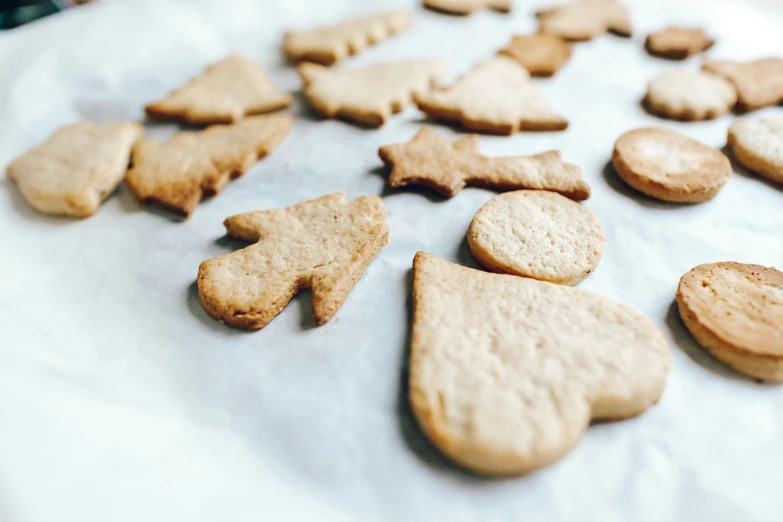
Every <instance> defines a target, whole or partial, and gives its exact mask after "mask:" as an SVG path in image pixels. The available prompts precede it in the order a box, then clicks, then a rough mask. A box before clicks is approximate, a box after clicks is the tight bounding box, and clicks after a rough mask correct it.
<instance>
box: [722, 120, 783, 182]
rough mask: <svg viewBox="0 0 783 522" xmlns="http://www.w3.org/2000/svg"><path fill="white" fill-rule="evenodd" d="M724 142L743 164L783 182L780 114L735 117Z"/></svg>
mask: <svg viewBox="0 0 783 522" xmlns="http://www.w3.org/2000/svg"><path fill="white" fill-rule="evenodd" d="M728 143H729V148H730V149H731V153H732V154H733V155H734V157H735V158H736V159H737V161H738V162H739V163H740V164H741V165H742V166H743V167H745V168H746V169H748V170H751V171H753V172H755V173H756V174H759V175H761V176H764V177H765V178H768V179H770V180H772V181H775V182H777V183H783V116H770V117H766V118H754V119H751V118H744V119H741V120H736V121H735V122H734V123H732V124H731V127H729V140H728Z"/></svg>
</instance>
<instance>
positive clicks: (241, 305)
mask: <svg viewBox="0 0 783 522" xmlns="http://www.w3.org/2000/svg"><path fill="white" fill-rule="evenodd" d="M224 224H225V226H226V233H227V234H228V235H229V236H231V237H234V238H237V239H241V240H244V241H250V242H253V243H255V244H253V245H251V246H249V247H247V248H245V249H243V250H239V251H237V252H234V253H232V254H228V255H225V256H221V257H216V258H214V259H209V260H207V261H204V262H203V263H201V266H199V269H198V280H197V282H198V293H199V296H201V304H202V305H203V306H204V310H206V311H207V313H208V314H209V315H210V316H211V317H213V318H214V319H217V320H218V321H222V322H224V323H225V324H227V325H228V326H231V327H234V328H242V329H244V330H258V329H259V328H263V327H264V326H266V325H267V324H268V323H269V321H271V320H272V319H274V318H275V316H276V315H277V314H279V313H280V312H281V311H282V310H283V308H285V307H286V305H287V304H288V302H289V301H290V300H291V298H292V297H294V296H295V295H296V294H297V293H299V292H300V291H302V290H307V289H311V290H312V293H313V315H314V316H315V320H316V323H318V324H319V325H321V324H324V323H325V322H327V321H328V320H329V319H331V318H332V316H334V314H335V313H336V312H337V310H338V309H339V308H340V307H341V306H342V304H343V302H345V299H346V298H347V297H348V294H349V293H350V291H351V290H352V289H353V287H354V285H355V284H356V281H357V280H358V279H359V278H360V277H361V276H362V274H363V273H364V271H365V269H366V268H367V265H369V264H370V262H371V261H372V260H373V259H374V258H375V256H377V255H378V253H379V252H380V251H381V249H382V248H383V247H384V246H385V245H386V243H387V242H388V241H389V227H388V226H387V225H386V223H384V210H383V202H382V201H381V199H380V198H378V197H375V196H362V197H360V198H356V199H355V200H353V201H351V202H349V201H348V200H347V199H346V197H345V194H330V195H328V196H323V197H320V198H318V199H313V200H310V201H305V202H303V203H298V204H296V205H293V206H290V207H286V208H280V209H274V210H261V211H257V212H247V213H245V214H239V215H237V216H233V217H230V218H228V219H226V221H225V223H224Z"/></svg>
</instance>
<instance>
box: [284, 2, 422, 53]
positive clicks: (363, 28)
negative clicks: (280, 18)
mask: <svg viewBox="0 0 783 522" xmlns="http://www.w3.org/2000/svg"><path fill="white" fill-rule="evenodd" d="M410 22H411V15H410V12H408V11H406V10H402V9H400V10H397V11H387V12H385V13H378V14H374V15H370V16H365V17H362V18H356V19H353V20H347V21H344V22H339V23H336V24H334V25H327V26H322V27H316V28H314V29H310V30H306V31H290V32H288V33H286V34H285V36H284V37H283V50H284V51H285V53H286V56H288V59H289V60H293V61H296V62H301V61H308V62H315V63H320V64H323V65H331V64H333V63H336V62H339V61H340V60H342V59H343V58H346V57H348V56H351V55H354V54H358V53H360V52H361V51H363V50H364V49H366V48H367V47H370V46H371V45H374V44H376V43H379V42H382V41H383V40H386V39H387V38H390V37H391V36H393V35H395V34H397V33H399V32H400V31H402V30H404V29H405V28H407V27H408V26H409V25H410Z"/></svg>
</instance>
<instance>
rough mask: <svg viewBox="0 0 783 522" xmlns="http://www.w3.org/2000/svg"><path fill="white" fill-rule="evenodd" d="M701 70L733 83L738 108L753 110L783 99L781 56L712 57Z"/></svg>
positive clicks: (782, 63)
mask: <svg viewBox="0 0 783 522" xmlns="http://www.w3.org/2000/svg"><path fill="white" fill-rule="evenodd" d="M704 70H705V71H709V72H712V73H715V74H718V75H720V76H723V77H724V78H726V79H727V80H729V81H730V82H732V83H733V84H734V86H735V87H736V88H737V93H738V95H739V108H740V109H741V110H743V111H754V110H756V109H761V108H763V107H768V106H770V105H776V104H778V103H780V102H781V101H783V59H781V58H763V59H760V60H754V61H752V62H725V61H714V62H707V63H705V64H704Z"/></svg>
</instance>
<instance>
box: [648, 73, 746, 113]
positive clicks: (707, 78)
mask: <svg viewBox="0 0 783 522" xmlns="http://www.w3.org/2000/svg"><path fill="white" fill-rule="evenodd" d="M644 103H645V106H646V108H647V109H648V110H649V111H650V112H652V113H653V114H656V115H657V116H660V117H662V118H668V119H673V120H681V121H698V120H710V119H713V118H717V117H719V116H723V115H724V114H728V113H729V112H730V111H731V109H732V108H733V107H734V105H735V104H736V103H737V90H736V89H735V88H734V86H733V85H732V84H731V83H730V82H729V81H728V80H725V79H724V78H722V77H720V76H718V75H715V74H711V73H708V72H703V71H690V70H687V69H677V70H671V71H666V72H663V73H661V74H660V75H659V76H657V77H656V78H654V79H653V80H651V81H650V83H649V84H648V85H647V96H646V97H645V99H644Z"/></svg>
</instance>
